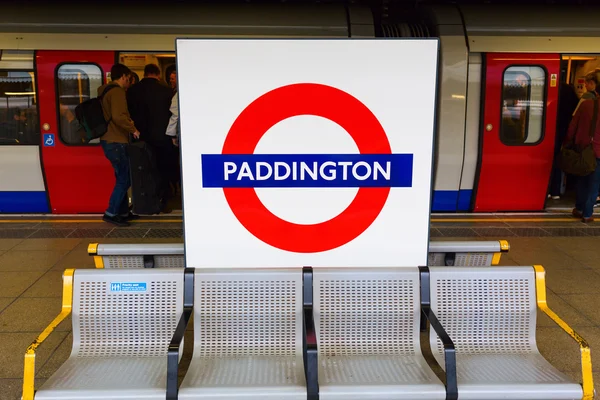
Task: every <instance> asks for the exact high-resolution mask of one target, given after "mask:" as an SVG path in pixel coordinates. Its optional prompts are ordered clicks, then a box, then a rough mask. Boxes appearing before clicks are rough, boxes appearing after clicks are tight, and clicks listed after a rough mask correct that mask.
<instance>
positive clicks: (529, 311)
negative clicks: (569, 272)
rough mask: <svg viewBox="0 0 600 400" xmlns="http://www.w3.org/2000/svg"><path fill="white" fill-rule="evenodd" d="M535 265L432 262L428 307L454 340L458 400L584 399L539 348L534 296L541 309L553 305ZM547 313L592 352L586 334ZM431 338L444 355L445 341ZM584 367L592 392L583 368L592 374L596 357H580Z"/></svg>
mask: <svg viewBox="0 0 600 400" xmlns="http://www.w3.org/2000/svg"><path fill="white" fill-rule="evenodd" d="M535 268H536V269H535V270H534V267H486V268H472V267H431V268H430V274H431V276H430V279H431V308H432V310H434V312H435V313H436V315H437V316H438V318H439V320H440V322H441V323H442V324H443V325H444V327H445V328H446V330H447V331H448V334H449V335H450V337H451V338H452V341H453V342H454V345H455V346H456V368H457V381H458V395H459V399H461V400H463V399H465V400H495V399H498V400H500V399H509V400H538V399H539V400H542V399H544V400H556V399H562V400H573V399H582V396H583V393H584V391H583V389H582V385H580V384H578V383H576V382H573V381H572V380H571V379H570V378H568V377H567V376H566V375H564V374H563V373H561V372H560V371H558V370H557V369H556V368H555V367H554V366H552V365H551V364H550V363H549V362H548V361H546V359H545V358H544V357H543V356H542V355H541V354H540V352H539V350H538V348H537V345H536V338H535V333H536V302H537V304H539V305H540V308H541V309H542V311H545V312H547V311H549V310H548V309H547V307H546V303H545V283H544V276H543V275H544V272H543V268H541V267H535ZM536 271H537V272H536ZM536 274H537V278H538V279H537V282H536ZM536 284H537V293H536ZM536 295H537V299H536ZM548 315H550V316H551V318H553V319H554V320H555V321H557V323H559V324H561V326H562V327H563V328H565V330H567V332H569V333H570V334H571V335H572V336H573V337H574V338H576V339H577V340H578V341H579V342H580V344H581V346H582V354H585V353H586V352H587V354H588V356H589V347H587V344H586V343H585V341H584V340H583V338H581V337H580V336H579V335H577V334H576V333H575V332H573V331H572V330H571V329H570V328H568V325H566V324H565V323H564V322H563V321H562V320H560V318H558V316H556V315H555V314H554V313H552V312H551V311H549V313H548ZM430 344H431V348H432V352H433V354H434V356H435V358H436V359H437V360H438V362H439V361H440V360H441V359H442V356H443V353H442V351H441V350H442V347H441V342H440V341H439V340H438V338H437V337H436V336H434V335H433V334H431V335H430ZM441 365H443V364H441ZM582 366H583V371H584V384H583V387H584V388H586V390H587V393H588V395H589V394H590V393H591V391H592V390H593V387H592V388H590V386H592V385H591V380H590V381H587V379H588V377H586V375H589V378H590V379H591V363H590V364H589V365H587V362H586V361H585V360H584V359H583V358H582ZM586 371H587V372H586ZM583 398H586V399H588V398H589V399H591V398H592V397H583Z"/></svg>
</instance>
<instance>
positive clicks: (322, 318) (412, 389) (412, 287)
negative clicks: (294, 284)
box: [313, 268, 446, 400]
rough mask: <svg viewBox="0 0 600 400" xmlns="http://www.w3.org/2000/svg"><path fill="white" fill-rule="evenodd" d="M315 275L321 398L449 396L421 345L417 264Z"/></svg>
mask: <svg viewBox="0 0 600 400" xmlns="http://www.w3.org/2000/svg"><path fill="white" fill-rule="evenodd" d="M313 275H314V285H313V288H314V318H315V327H316V333H317V342H318V355H319V364H318V366H319V372H318V376H319V393H320V398H321V399H326V400H328V399H336V400H337V399H339V400H342V399H344V400H353V399H356V400H359V399H360V400H366V399H417V398H418V399H445V398H446V388H445V387H444V385H443V384H442V382H441V381H440V380H439V379H438V378H437V376H436V375H435V374H434V372H433V371H432V369H431V367H430V366H429V365H428V364H427V362H426V360H425V358H424V357H423V354H422V352H421V347H420V339H419V335H420V330H419V322H420V312H421V311H420V310H421V307H420V290H419V270H418V269H417V268H385V269H384V268H364V269H337V268H318V269H315V270H314V271H313ZM442 362H444V361H442Z"/></svg>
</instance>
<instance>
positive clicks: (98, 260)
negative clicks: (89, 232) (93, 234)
mask: <svg viewBox="0 0 600 400" xmlns="http://www.w3.org/2000/svg"><path fill="white" fill-rule="evenodd" d="M88 254H89V255H90V256H93V257H94V265H95V266H96V268H104V260H103V259H102V256H99V255H98V243H90V244H89V245H88Z"/></svg>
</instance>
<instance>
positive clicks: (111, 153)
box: [101, 141, 129, 225]
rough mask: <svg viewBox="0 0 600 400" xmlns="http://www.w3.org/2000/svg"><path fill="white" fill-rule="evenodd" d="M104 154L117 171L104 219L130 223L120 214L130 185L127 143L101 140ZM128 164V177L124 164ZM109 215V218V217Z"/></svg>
mask: <svg viewBox="0 0 600 400" xmlns="http://www.w3.org/2000/svg"><path fill="white" fill-rule="evenodd" d="M101 145H102V150H104V155H105V156H106V158H107V159H108V161H110V163H111V165H112V167H113V169H114V171H115V187H114V188H113V191H112V194H111V195H110V199H109V201H108V208H107V209H106V212H105V213H104V219H105V220H107V221H108V222H113V223H116V224H118V225H128V224H127V223H126V222H125V221H124V220H123V218H122V217H121V216H120V215H119V214H120V213H121V207H122V203H123V199H124V198H125V199H126V198H127V189H128V187H129V160H128V159H127V156H126V154H125V145H124V144H121V143H107V142H104V141H101ZM125 164H127V167H126V168H127V169H126V171H125V172H127V175H126V178H125V177H124V165H125ZM107 217H108V218H107Z"/></svg>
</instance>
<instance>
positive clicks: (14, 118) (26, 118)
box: [0, 70, 40, 145]
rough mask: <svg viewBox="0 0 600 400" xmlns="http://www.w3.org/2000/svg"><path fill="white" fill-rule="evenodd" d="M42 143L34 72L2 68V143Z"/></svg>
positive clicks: (0, 92) (0, 109) (0, 141)
mask: <svg viewBox="0 0 600 400" xmlns="http://www.w3.org/2000/svg"><path fill="white" fill-rule="evenodd" d="M39 143H40V129H39V118H38V110H37V96H36V92H35V78H34V74H33V72H32V71H7V70H0V145H4V144H39Z"/></svg>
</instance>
